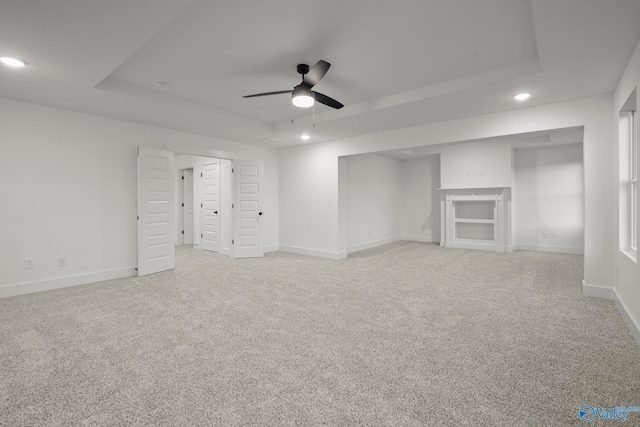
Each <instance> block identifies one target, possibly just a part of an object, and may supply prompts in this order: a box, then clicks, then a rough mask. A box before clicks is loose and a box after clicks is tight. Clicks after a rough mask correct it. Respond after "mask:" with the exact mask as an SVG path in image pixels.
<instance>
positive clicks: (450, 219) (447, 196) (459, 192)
mask: <svg viewBox="0 0 640 427" xmlns="http://www.w3.org/2000/svg"><path fill="white" fill-rule="evenodd" d="M442 197H443V204H442V205H443V206H442V209H443V214H442V218H443V220H442V236H443V238H442V241H441V245H442V246H445V247H447V248H464V249H481V250H492V251H496V252H506V251H512V250H513V245H512V243H511V241H512V237H511V233H510V223H511V216H510V209H509V201H510V199H511V189H510V188H506V187H505V188H485V189H478V188H475V189H442Z"/></svg>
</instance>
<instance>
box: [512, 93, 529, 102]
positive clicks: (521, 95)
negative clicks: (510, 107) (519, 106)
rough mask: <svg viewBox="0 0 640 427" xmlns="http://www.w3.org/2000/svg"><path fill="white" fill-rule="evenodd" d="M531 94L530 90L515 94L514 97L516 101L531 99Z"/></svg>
mask: <svg viewBox="0 0 640 427" xmlns="http://www.w3.org/2000/svg"><path fill="white" fill-rule="evenodd" d="M530 96H531V93H529V92H521V93H518V94H515V95H513V99H515V100H516V101H524V100H525V99H529V97H530Z"/></svg>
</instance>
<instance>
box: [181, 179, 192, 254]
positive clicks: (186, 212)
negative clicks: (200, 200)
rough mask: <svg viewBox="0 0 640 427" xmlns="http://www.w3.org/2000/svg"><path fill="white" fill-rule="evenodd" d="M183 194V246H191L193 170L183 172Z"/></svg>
mask: <svg viewBox="0 0 640 427" xmlns="http://www.w3.org/2000/svg"><path fill="white" fill-rule="evenodd" d="M182 185H183V193H182V194H184V207H183V215H182V218H183V224H182V229H183V230H184V244H185V245H193V228H194V221H193V212H194V209H193V203H194V201H193V200H194V199H193V169H186V170H185V171H184V180H183V181H182Z"/></svg>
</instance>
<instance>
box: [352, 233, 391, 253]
mask: <svg viewBox="0 0 640 427" xmlns="http://www.w3.org/2000/svg"><path fill="white" fill-rule="evenodd" d="M401 240H402V237H400V236H397V237H390V238H388V239H382V240H376V241H375V242H367V243H361V244H359V245H354V246H349V247H347V253H348V254H350V253H351V252H358V251H364V250H365V249H371V248H377V247H378V246H382V245H388V244H389V243H396V242H399V241H401Z"/></svg>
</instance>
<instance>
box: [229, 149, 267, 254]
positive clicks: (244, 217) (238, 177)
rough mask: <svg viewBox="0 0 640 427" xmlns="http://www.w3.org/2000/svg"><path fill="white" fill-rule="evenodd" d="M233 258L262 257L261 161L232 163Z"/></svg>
mask: <svg viewBox="0 0 640 427" xmlns="http://www.w3.org/2000/svg"><path fill="white" fill-rule="evenodd" d="M233 164H234V174H233V175H234V181H235V182H234V187H235V195H234V196H235V197H234V209H233V215H234V217H233V227H234V232H233V235H234V243H233V257H234V258H258V257H262V256H264V250H263V247H262V220H261V218H262V216H263V214H265V212H263V211H262V198H261V193H262V161H259V160H235V161H234V162H233Z"/></svg>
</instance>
